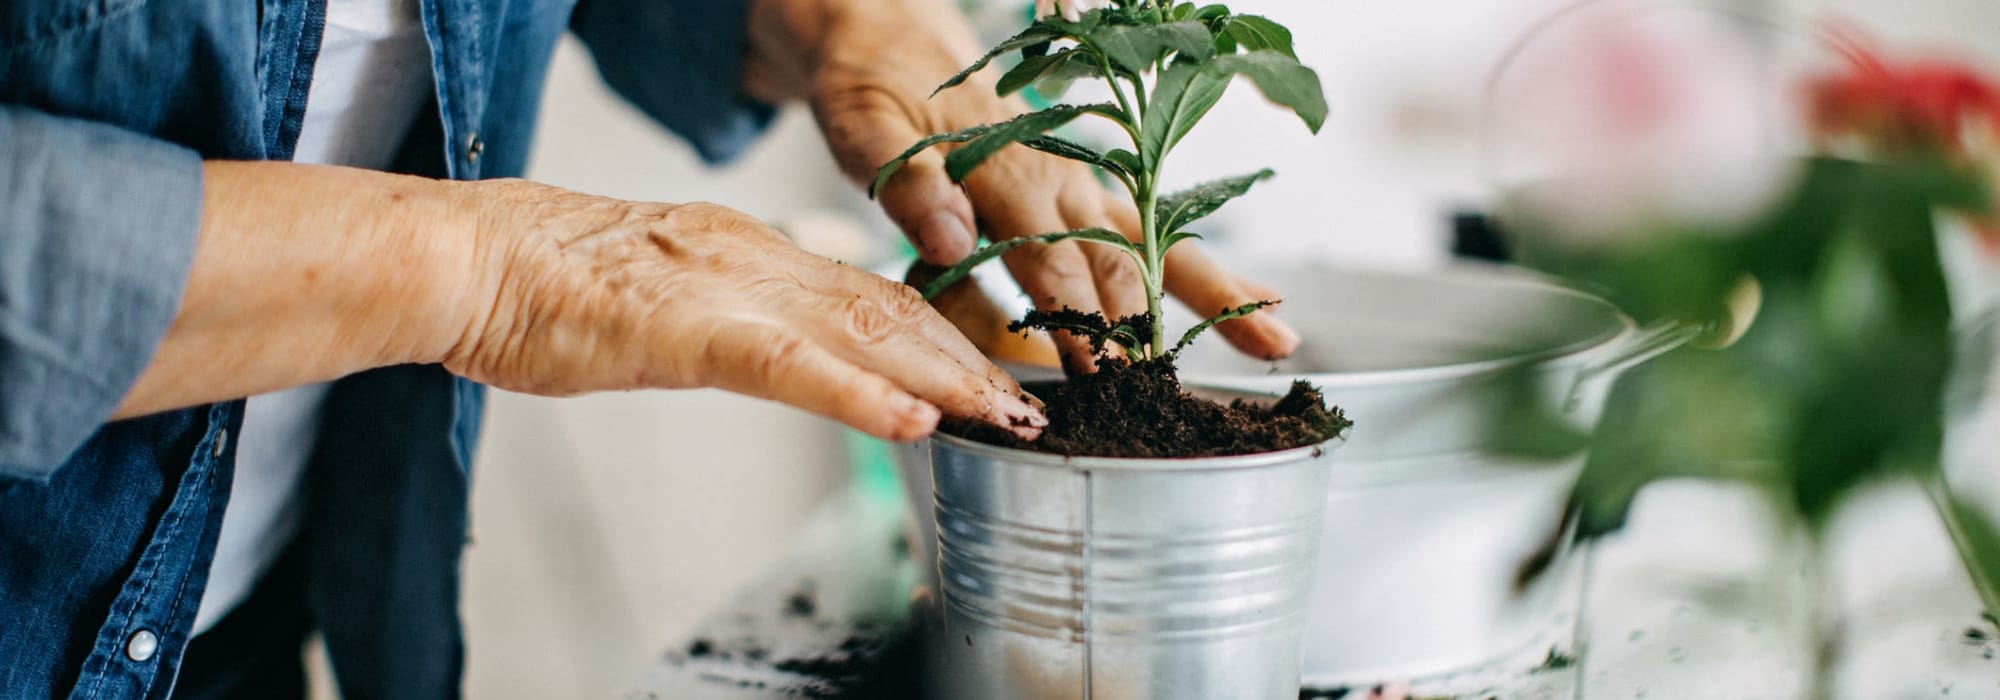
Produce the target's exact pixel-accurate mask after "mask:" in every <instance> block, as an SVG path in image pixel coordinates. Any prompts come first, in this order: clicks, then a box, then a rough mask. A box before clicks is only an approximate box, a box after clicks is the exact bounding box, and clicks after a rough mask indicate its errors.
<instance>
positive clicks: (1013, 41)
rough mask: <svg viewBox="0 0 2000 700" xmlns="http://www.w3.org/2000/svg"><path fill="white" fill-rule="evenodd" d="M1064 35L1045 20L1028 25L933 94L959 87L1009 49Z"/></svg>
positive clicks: (1021, 47) (932, 92) (1040, 42)
mask: <svg viewBox="0 0 2000 700" xmlns="http://www.w3.org/2000/svg"><path fill="white" fill-rule="evenodd" d="M1062 36H1063V32H1062V30H1061V29H1058V28H1056V27H1053V26H1050V25H1048V24H1047V23H1044V22H1036V23H1035V24H1034V25H1032V26H1030V27H1028V28H1027V29H1023V30H1021V33H1019V34H1015V35H1014V36H1013V37H1012V38H1010V39H1008V40H1006V41H1003V42H1000V45H999V46H995V47H993V50H991V51H987V52H986V55H984V56H980V57H979V60H977V61H974V62H973V63H972V65H971V66H968V67H966V69H965V70H962V71H959V72H958V74H957V75H954V76H951V79H950V80H946V81H944V84H942V85H939V86H938V87H937V89H936V90H932V91H931V95H932V96H936V95H937V94H938V93H940V92H944V91H945V90H949V89H951V88H954V87H958V86H959V85H961V84H963V83H964V82H965V80H966V79H967V78H970V77H972V74H973V73H977V72H979V71H982V70H985V69H986V66H987V65H988V64H990V63H992V62H993V59H996V58H999V57H1000V55H1001V54H1004V53H1007V52H1009V51H1015V50H1019V49H1025V48H1028V47H1030V46H1034V45H1036V44H1043V43H1047V42H1049V41H1051V40H1054V39H1060V38H1062Z"/></svg>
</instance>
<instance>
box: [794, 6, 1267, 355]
mask: <svg viewBox="0 0 2000 700" xmlns="http://www.w3.org/2000/svg"><path fill="white" fill-rule="evenodd" d="M866 19H867V21H848V22H835V23H833V24H832V25H831V26H829V27H828V28H827V29H826V31H825V33H824V35H823V41H822V46H821V48H820V52H819V54H820V56H821V58H820V60H819V64H818V66H817V69H816V70H814V71H812V75H813V78H812V80H811V81H810V88H809V94H810V96H811V100H812V105H813V109H814V112H815V114H816V115H817V116H818V119H819V122H820V126H821V127H822V129H823V130H824V131H825V133H826V138H827V142H828V145H829V146H830V147H831V148H832V149H833V153H834V155H835V157H836V159H837V160H838V161H839V162H840V164H841V167H842V169H844V170H845V171H846V172H847V174H848V175H849V176H850V177H852V178H854V179H855V180H856V181H857V182H868V181H872V180H873V178H874V175H875V172H876V169H877V168H879V167H880V166H881V165H882V164H884V163H887V162H889V161H890V160H891V159H893V158H895V157H896V156H897V155H900V154H901V153H902V152H903V150H904V149H906V148H908V147H909V146H910V145H911V144H914V143H916V142H917V141H918V140H920V139H922V138H923V137H925V136H927V135H930V134H934V133H942V132H945V131H950V130H953V129H959V128H964V127H968V126H974V125H978V124H983V123H990V122H996V121H1001V120H1004V119H1007V118H1009V117H1011V116H1013V115H1014V114H1017V113H1019V112H1021V111H1023V105H1021V104H1019V103H1018V102H1017V101H1015V100H1003V99H1001V98H999V97H997V96H995V95H994V92H993V78H991V77H990V76H983V75H982V76H975V77H974V79H973V80H971V81H969V82H967V84H965V85H963V86H960V87H957V88H954V89H951V90H946V91H944V92H942V93H939V94H937V95H936V96H934V97H933V96H931V92H932V90H934V89H935V88H936V87H937V85H938V84H939V83H941V82H943V81H944V80H945V79H946V78H948V77H950V76H951V75H952V74H953V73H955V72H957V71H958V70H959V69H960V68H961V67H963V66H965V65H967V64H970V63H971V62H972V60H973V59H975V58H976V57H977V56H978V55H979V50H978V47H977V46H975V45H974V43H973V40H972V38H971V33H970V31H969V30H968V29H967V28H966V27H965V25H964V21H963V19H962V18H960V17H958V16H957V15H956V14H955V13H951V12H948V11H942V10H939V9H938V6H937V3H934V2H928V0H918V1H915V2H912V1H911V0H904V1H903V2H888V3H878V4H875V5H871V7H870V9H869V10H868V15H867V17H866ZM879 196H880V199H881V202H882V207H883V209H884V210H885V211H887V212H888V214H889V216H890V218H891V219H893V220H895V222H896V223H897V225H898V226H900V227H901V228H902V229H903V231H904V233H905V234H906V235H908V236H909V237H910V239H911V241H912V242H914V243H915V245H916V247H917V250H918V252H919V254H920V255H922V257H923V259H924V260H925V261H928V262H931V263H933V264H937V265H951V264H954V263H957V262H958V261H960V260H962V259H964V258H965V257H966V256H967V255H968V254H970V253H971V252H972V251H973V249H974V247H975V245H976V244H977V242H978V237H977V236H976V235H975V233H974V232H975V231H979V232H983V233H984V234H985V235H987V236H988V237H989V238H992V239H994V240H1006V239H1011V238H1017V237H1021V236H1030V235H1035V234H1041V233H1049V232H1054V231H1066V230H1071V229H1079V228H1089V227H1103V228H1107V229H1111V230H1114V231H1123V232H1125V233H1126V234H1127V235H1136V234H1137V233H1138V231H1139V218H1138V215H1137V212H1135V211H1134V210H1133V208H1132V205H1131V203H1130V202H1129V201H1127V200H1125V199H1123V198H1121V197H1117V196H1113V194H1112V193H1111V192H1110V191H1108V190H1106V189H1105V188H1104V187H1103V186H1102V185H1100V184H1099V182H1098V181H1097V179H1096V177H1095V174H1094V173H1092V172H1091V170H1090V168H1089V167H1088V166H1085V165H1083V164H1080V163H1076V162H1073V161H1068V160H1063V159H1060V158H1057V157H1054V156H1050V155H1046V154H1042V153H1039V152H1036V151H1032V150H1029V149H1027V148H1022V147H1018V146H1016V147H1010V148H1008V149H1006V150H1005V151H1002V152H1001V153H1000V154H998V155H996V156H994V157H993V158H992V159H991V160H989V161H987V162H986V164H985V165H983V166H981V167H980V168H979V169H978V170H976V171H974V172H973V174H972V175H971V177H970V178H968V179H967V180H966V182H965V183H964V186H963V187H960V186H959V185H957V184H954V183H953V182H951V180H950V179H949V178H948V177H947V176H946V174H945V169H944V157H943V152H942V151H940V150H939V149H933V150H931V151H930V152H927V153H925V154H923V155H921V156H918V157H917V158H915V159H913V160H911V161H910V162H909V164H908V165H907V166H905V167H904V168H903V169H902V170H901V171H900V172H898V173H897V174H896V176H895V177H894V178H893V179H891V180H890V181H889V182H888V183H887V185H886V186H885V187H883V188H882V190H881V191H880V192H879ZM1005 262H1006V264H1007V267H1008V270H1009V271H1010V272H1012V273H1013V275H1014V278H1015V279H1016V280H1017V281H1018V282H1020V284H1021V287H1022V289H1024V290H1026V291H1027V293H1028V294H1029V295H1030V296H1031V297H1032V298H1033V299H1034V302H1035V304H1036V305H1037V306H1038V307H1041V308H1044V309H1055V308H1060V307H1063V306H1068V307H1071V308H1075V309H1079V310H1083V311H1102V312H1104V313H1105V314H1106V316H1108V317H1112V318H1116V317H1119V316H1127V315H1134V314H1139V313H1144V312H1145V311H1146V299H1145V293H1144V291H1143V288H1142V286H1141V284H1140V282H1139V277H1138V275H1139V271H1138V268H1137V266H1136V265H1134V264H1133V263H1132V261H1131V260H1130V259H1129V258H1127V257H1126V256H1125V255H1124V254H1122V253H1120V252H1118V251H1116V250H1113V249H1111V248H1110V247H1108V246H1103V245H1098V244H1090V243H1082V242H1077V241H1064V242H1060V243H1056V244H1053V245H1029V246H1024V247H1022V248H1020V249H1019V250H1017V251H1015V252H1013V253H1010V254H1008V256H1007V257H1006V258H1005ZM1166 275H1167V279H1166V286H1167V290H1168V291H1169V292H1170V293H1172V294H1173V295H1174V296H1175V297H1178V298H1179V299H1180V300H1181V301H1183V302H1186V303H1187V304H1188V306H1190V307H1191V308H1194V309H1196V310H1200V311H1207V312H1212V311H1215V310H1218V309H1223V308H1230V307H1235V306H1240V305H1242V304H1246V303H1249V302H1252V301H1257V300H1260V299H1273V298H1276V297H1275V296H1274V295H1272V294H1271V293H1270V290H1268V289H1263V288H1260V287H1256V286H1254V285H1247V284H1245V283H1244V282H1243V281H1242V280H1240V279H1238V278H1237V277H1235V276H1234V275H1232V274H1230V273H1229V272H1228V271H1226V270H1224V269H1222V268H1221V267H1220V266H1218V265H1216V264H1215V263H1214V262H1213V261H1211V260H1210V259H1209V258H1207V257H1206V256H1204V255H1202V254H1201V253H1200V252H1199V251H1198V250H1196V249H1195V248H1194V247H1193V246H1191V245H1188V244H1182V245H1179V246H1176V247H1174V248H1173V249H1172V250H1171V251H1170V252H1169V253H1168V256H1167V270H1166ZM1217 331H1219V332H1220V333H1221V334H1222V335H1223V337H1224V338H1226V339H1228V341H1229V342H1230V344H1231V345H1234V346H1235V347H1236V348H1237V349H1238V350H1241V351H1242V352H1244V353H1246V354H1249V355H1252V356H1255V357H1262V358H1277V357H1283V356H1285V355H1289V354H1290V353H1291V352H1292V351H1293V350H1294V349H1295V348H1297V346H1298V342H1299V341H1298V336H1297V334H1295V333H1294V332H1293V331H1292V330H1291V329H1290V328H1289V327H1288V326H1286V325H1285V324H1284V323H1283V322H1282V321H1280V320H1278V319H1277V318H1276V317H1275V316H1272V315H1270V314H1256V315H1253V316H1248V317H1244V318H1241V319H1236V320H1232V321H1229V322H1226V323H1223V324H1221V325H1220V326H1217ZM1057 340H1058V342H1059V344H1060V345H1061V346H1062V349H1063V352H1064V357H1065V360H1066V361H1067V362H1069V363H1070V364H1072V366H1083V367H1088V366H1089V360H1090V358H1091V350H1090V348H1089V346H1088V344H1087V343H1085V342H1084V341H1082V340H1081V339H1078V338H1070V337H1065V336H1059V337H1058V338H1057Z"/></svg>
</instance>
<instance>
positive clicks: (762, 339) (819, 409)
mask: <svg viewBox="0 0 2000 700" xmlns="http://www.w3.org/2000/svg"><path fill="white" fill-rule="evenodd" d="M700 363H701V365H700V366H702V367H703V368H704V369H705V372H704V374H705V377H704V379H705V380H706V381H705V382H704V383H706V384H707V385H708V386H712V387H715V388H718V389H722V390H724V391H731V392H735V393H739V394H744V395H747V396H755V397H757V398H762V399H770V400H773V401H778V402H781V403H785V404H789V405H792V406H796V407H798V408H802V409H805V410H807V411H811V412H813V413H817V414H819V415H822V416H826V417H828V418H832V419H834V420H837V421H840V422H842V423H845V424H847V425H849V426H852V427H853V428H854V429H856V430H860V431H862V432H864V433H868V434H870V435H874V436H876V437H880V438H884V439H887V440H896V441H907V440H916V439H918V438H922V437H924V436H925V435H929V434H931V432H932V431H935V430H936V429H937V424H938V418H939V417H940V414H939V413H938V409H937V407H936V406H933V405H931V404H929V403H927V402H925V401H924V400H922V399H919V398H917V397H916V396H914V395H912V394H910V393H909V392H907V391H904V390H902V389H901V388H898V387H897V386H896V384H895V383H894V382H891V381H889V380H888V379H887V378H885V377H883V376H881V375H879V374H875V373H873V372H869V371H867V370H864V369H862V368H860V367H857V366H855V365H854V364H853V363H850V362H848V361H846V360H843V359H841V358H840V357H838V356H836V355H834V354H833V353H832V352H830V351H828V350H827V349H826V348H823V347H820V345H819V344H817V343H814V342H812V341H811V340H809V339H807V338H806V337H805V336H802V335H798V334H796V333H792V332H789V331H785V330H783V329H779V328H776V327H772V326H762V325H736V326H727V327H723V328H719V329H716V330H715V332H714V333H712V334H710V335H709V338H708V342H707V344H706V345H704V346H703V348H702V356H701V359H700Z"/></svg>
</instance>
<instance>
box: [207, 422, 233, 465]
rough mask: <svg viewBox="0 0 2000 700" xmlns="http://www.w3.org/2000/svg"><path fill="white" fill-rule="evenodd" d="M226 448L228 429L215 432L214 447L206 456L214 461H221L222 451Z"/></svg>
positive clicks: (227, 444)
mask: <svg viewBox="0 0 2000 700" xmlns="http://www.w3.org/2000/svg"><path fill="white" fill-rule="evenodd" d="M228 446H229V429H228V428H223V429H221V430H218V431H216V433H215V447H214V448H213V449H210V450H209V451H208V454H209V456H211V457H214V458H216V459H222V450H223V448H226V447H228Z"/></svg>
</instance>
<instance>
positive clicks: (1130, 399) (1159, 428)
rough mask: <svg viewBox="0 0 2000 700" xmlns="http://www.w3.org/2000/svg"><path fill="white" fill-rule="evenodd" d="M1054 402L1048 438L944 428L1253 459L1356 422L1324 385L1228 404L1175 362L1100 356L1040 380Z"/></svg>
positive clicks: (1001, 441)
mask: <svg viewBox="0 0 2000 700" xmlns="http://www.w3.org/2000/svg"><path fill="white" fill-rule="evenodd" d="M1026 388H1027V389H1028V391H1029V392H1030V393H1033V394H1034V395H1035V396H1037V397H1039V398H1041V399H1042V401H1043V402H1044V403H1046V404H1047V405H1048V409H1047V410H1046V411H1045V413H1046V414H1047V415H1048V418H1049V425H1048V427H1047V428H1044V429H1043V431H1042V436H1041V438H1040V439H1037V440H1034V441H1027V440H1022V439H1021V438H1019V437H1017V436H1015V435H1014V434H1013V433H1011V432H1008V431H1007V430H1004V429H1001V428H1000V427H998V426H995V425H992V424H990V423H987V422H984V421H980V420H974V419H963V418H950V417H948V418H946V419H945V421H944V423H943V425H942V426H941V427H940V429H941V430H943V431H945V432H946V433H950V434H952V435H957V436H959V437H963V438H967V439H971V440H977V441H979V442H984V443H987V444H992V445H999V446H1001V447H1013V448H1018V449H1025V450H1035V451H1040V452H1049V453H1053V454H1059V455H1078V456H1080V455H1088V456H1093V457H1135V458H1149V459H1159V458H1184V457H1215V456H1224V455H1247V454H1257V453H1260V452H1275V451H1279V450H1288V449H1292V448H1295V447H1307V446H1311V445H1318V444H1320V443H1323V442H1326V441H1328V440H1331V439H1333V438H1334V437H1337V436H1339V435H1340V434H1341V432H1342V431H1344V430H1346V429H1347V427H1348V426H1350V425H1353V422H1351V421H1349V420H1347V417H1346V416H1345V415H1343V414H1342V413H1341V411H1340V409H1339V408H1329V407H1327V405H1326V400H1325V397H1324V396H1322V395H1321V394H1320V391H1319V389H1317V388H1315V387H1313V386H1312V385H1310V384H1307V383H1305V382H1294V383H1293V384H1292V388H1291V391H1290V392H1289V393H1287V394H1285V396H1284V397H1283V398H1281V399H1279V400H1278V401H1277V402H1276V403H1272V404H1268V405H1263V404H1259V403H1253V402H1249V401H1243V400H1237V401H1232V402H1230V403H1227V404H1223V403H1218V402H1215V401H1211V400H1208V399H1204V398H1199V397H1196V396H1192V395H1190V394H1188V393H1187V392H1186V391H1185V390H1183V389H1182V388H1181V383H1180V379H1179V377H1177V376H1176V375H1175V371H1174V366H1173V363H1172V362H1171V361H1169V360H1166V359H1157V360H1146V361H1143V362H1137V363H1132V362H1127V361H1125V360H1123V359H1117V358H1104V359H1100V360H1098V363H1097V371H1096V372H1092V373H1088V374H1073V375H1072V376H1070V378H1069V379H1068V381H1064V382H1050V383H1043V384H1030V385H1028V386H1027V387H1026Z"/></svg>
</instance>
